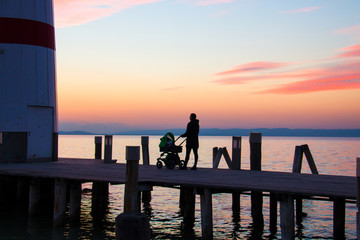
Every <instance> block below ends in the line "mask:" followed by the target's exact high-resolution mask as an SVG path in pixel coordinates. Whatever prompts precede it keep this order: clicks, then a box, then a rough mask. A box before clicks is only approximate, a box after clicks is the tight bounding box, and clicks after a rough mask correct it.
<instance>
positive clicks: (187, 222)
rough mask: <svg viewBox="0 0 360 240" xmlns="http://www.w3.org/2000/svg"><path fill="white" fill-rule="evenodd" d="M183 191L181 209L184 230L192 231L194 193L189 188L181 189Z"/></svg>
mask: <svg viewBox="0 0 360 240" xmlns="http://www.w3.org/2000/svg"><path fill="white" fill-rule="evenodd" d="M182 189H183V208H182V212H183V215H184V225H183V227H184V230H185V231H189V230H191V229H193V227H194V223H195V197H196V196H195V193H194V189H193V188H191V187H182Z"/></svg>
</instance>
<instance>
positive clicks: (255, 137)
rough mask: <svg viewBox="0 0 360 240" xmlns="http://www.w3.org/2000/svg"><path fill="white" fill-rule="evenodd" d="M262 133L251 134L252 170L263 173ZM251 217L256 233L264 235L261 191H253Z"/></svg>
mask: <svg viewBox="0 0 360 240" xmlns="http://www.w3.org/2000/svg"><path fill="white" fill-rule="evenodd" d="M261 138H262V135H261V133H250V136H249V142H250V170H252V171H261ZM251 216H252V218H253V223H254V225H253V227H254V232H256V233H259V234H260V233H262V232H263V229H264V216H263V195H262V192H259V191H251Z"/></svg>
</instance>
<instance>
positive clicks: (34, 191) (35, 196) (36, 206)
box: [29, 178, 40, 216]
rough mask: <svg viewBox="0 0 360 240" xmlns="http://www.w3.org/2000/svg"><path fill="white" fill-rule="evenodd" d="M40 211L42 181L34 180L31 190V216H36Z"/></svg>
mask: <svg viewBox="0 0 360 240" xmlns="http://www.w3.org/2000/svg"><path fill="white" fill-rule="evenodd" d="M39 210H40V181H39V179H36V178H33V179H31V182H30V188H29V216H36V214H37V213H38V212H39Z"/></svg>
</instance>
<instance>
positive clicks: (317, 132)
mask: <svg viewBox="0 0 360 240" xmlns="http://www.w3.org/2000/svg"><path fill="white" fill-rule="evenodd" d="M167 132H172V133H173V134H174V135H181V134H183V133H184V132H185V129H158V130H129V131H119V132H113V133H92V132H86V131H59V135H106V134H109V135H149V136H150V135H160V136H162V135H164V134H165V133H167ZM250 132H260V133H262V135H263V136H272V137H360V129H290V128H254V129H240V128H230V129H219V128H204V129H201V130H200V136H249V133H250Z"/></svg>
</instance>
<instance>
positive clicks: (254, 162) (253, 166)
mask: <svg viewBox="0 0 360 240" xmlns="http://www.w3.org/2000/svg"><path fill="white" fill-rule="evenodd" d="M261 138H262V136H261V133H250V136H249V142H250V170H256V171H261Z"/></svg>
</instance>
